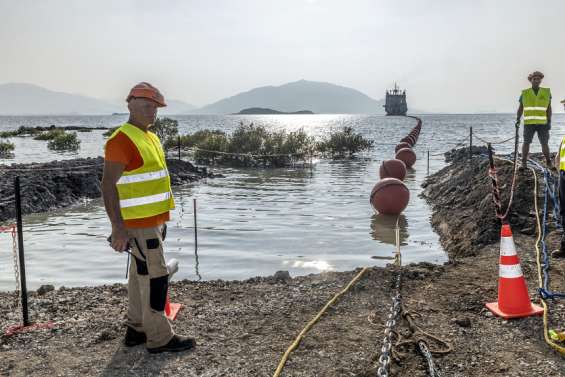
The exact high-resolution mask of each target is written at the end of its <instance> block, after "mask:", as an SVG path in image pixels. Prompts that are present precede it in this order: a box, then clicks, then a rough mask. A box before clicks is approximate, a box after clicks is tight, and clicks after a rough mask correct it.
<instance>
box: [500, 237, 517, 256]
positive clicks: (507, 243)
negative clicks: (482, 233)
mask: <svg viewBox="0 0 565 377" xmlns="http://www.w3.org/2000/svg"><path fill="white" fill-rule="evenodd" d="M500 255H502V256H504V257H509V256H512V255H516V245H514V239H513V238H512V237H502V238H501V239H500Z"/></svg>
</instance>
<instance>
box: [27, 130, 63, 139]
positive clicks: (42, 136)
mask: <svg viewBox="0 0 565 377" xmlns="http://www.w3.org/2000/svg"><path fill="white" fill-rule="evenodd" d="M64 133H65V130H63V129H61V128H56V129H54V130H49V131H46V132H42V133H40V134H39V135H37V136H35V137H34V138H33V140H53V139H55V138H56V137H57V136H59V135H63V134H64Z"/></svg>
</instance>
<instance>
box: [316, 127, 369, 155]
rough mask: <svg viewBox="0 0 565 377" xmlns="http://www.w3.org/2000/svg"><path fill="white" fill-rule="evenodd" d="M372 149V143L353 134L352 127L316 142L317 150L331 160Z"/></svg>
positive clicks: (358, 134)
mask: <svg viewBox="0 0 565 377" xmlns="http://www.w3.org/2000/svg"><path fill="white" fill-rule="evenodd" d="M372 148H373V141H372V140H368V139H366V138H364V137H363V135H361V134H360V133H355V132H353V128H352V127H344V128H343V129H342V130H341V131H337V132H333V133H331V134H330V136H329V138H327V139H325V140H323V141H320V142H318V144H317V150H318V151H319V152H320V153H322V154H323V155H329V156H331V157H332V158H343V157H349V156H351V155H353V154H355V153H359V152H363V151H367V150H370V149H372Z"/></svg>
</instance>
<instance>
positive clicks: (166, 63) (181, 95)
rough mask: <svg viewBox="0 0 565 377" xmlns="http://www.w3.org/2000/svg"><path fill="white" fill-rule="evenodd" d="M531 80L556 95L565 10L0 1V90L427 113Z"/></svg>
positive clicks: (556, 3) (409, 1)
mask: <svg viewBox="0 0 565 377" xmlns="http://www.w3.org/2000/svg"><path fill="white" fill-rule="evenodd" d="M534 69H539V70H541V71H543V72H544V73H545V75H546V80H545V81H544V86H549V87H551V88H552V92H553V96H554V101H553V107H554V109H556V110H560V111H562V106H561V105H560V104H559V101H560V100H561V99H563V98H565V0H544V1H531V0H528V1H525V0H496V1H494V0H429V1H426V0H366V1H365V0H359V1H355V0H347V1H346V0H318V1H316V0H284V1H269V0H245V1H243V0H233V1H227V0H224V1H219V0H218V1H214V0H207V1H204V0H203V1H187V0H166V1H155V0H152V1H149V0H120V1H109V0H108V1H107V0H96V1H92V0H88V1H86V0H85V1H82V0H74V1H71V0H41V1H36V0H13V1H8V0H0V83H5V82H28V83H33V84H38V85H41V86H44V87H47V88H49V89H53V90H58V91H66V92H73V93H81V94H86V95H90V96H94V97H98V98H105V99H113V98H122V97H124V96H125V95H126V92H127V90H128V89H129V88H130V87H131V85H133V84H134V83H136V82H138V81H142V80H145V81H150V82H152V83H153V84H155V85H156V86H158V87H159V88H160V89H162V91H163V92H164V93H165V95H166V97H168V98H175V99H180V100H183V101H187V102H190V103H193V104H196V105H204V104H207V103H209V102H213V101H216V100H219V99H221V98H223V97H226V96H230V95H233V94H236V93H238V92H240V91H245V90H249V89H251V88H254V87H257V86H264V85H280V84H283V83H286V82H289V81H295V80H299V79H306V80H314V81H326V82H331V83H335V84H340V85H344V86H350V87H353V88H355V89H358V90H360V91H362V92H364V93H366V94H368V95H370V96H371V97H373V98H376V99H380V98H381V97H383V94H384V90H385V88H387V87H390V86H392V85H393V83H394V81H395V80H396V81H398V83H399V84H400V85H401V86H402V87H405V88H407V90H408V101H409V105H410V106H411V107H413V108H419V109H422V110H428V111H439V112H441V111H445V112H475V111H514V110H515V107H516V104H517V99H518V96H519V91H520V89H522V88H524V87H527V86H528V84H529V83H528V82H527V80H526V76H527V74H528V73H529V72H530V71H532V70H534Z"/></svg>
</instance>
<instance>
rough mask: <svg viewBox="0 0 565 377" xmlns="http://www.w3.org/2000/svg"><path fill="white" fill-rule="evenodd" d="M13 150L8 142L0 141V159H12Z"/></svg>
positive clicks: (12, 145)
mask: <svg viewBox="0 0 565 377" xmlns="http://www.w3.org/2000/svg"><path fill="white" fill-rule="evenodd" d="M14 149H16V146H15V145H14V143H12V142H10V141H0V157H2V158H12V157H14V153H13V152H14Z"/></svg>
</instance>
